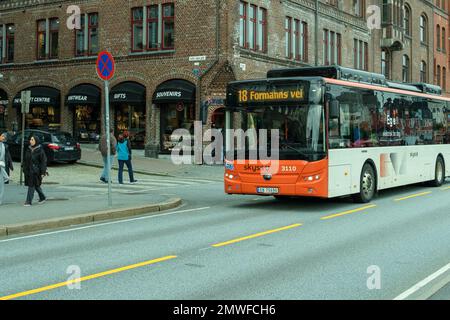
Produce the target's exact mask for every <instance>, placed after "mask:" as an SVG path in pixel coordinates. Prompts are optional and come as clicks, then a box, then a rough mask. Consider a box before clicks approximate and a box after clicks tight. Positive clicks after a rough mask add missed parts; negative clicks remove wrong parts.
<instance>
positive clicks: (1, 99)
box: [0, 89, 9, 107]
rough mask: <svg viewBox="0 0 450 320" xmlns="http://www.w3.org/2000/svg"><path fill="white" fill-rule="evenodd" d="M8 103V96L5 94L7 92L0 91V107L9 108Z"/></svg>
mask: <svg viewBox="0 0 450 320" xmlns="http://www.w3.org/2000/svg"><path fill="white" fill-rule="evenodd" d="M8 103H9V100H8V94H7V93H6V92H5V90H2V89H0V106H4V107H7V106H8Z"/></svg>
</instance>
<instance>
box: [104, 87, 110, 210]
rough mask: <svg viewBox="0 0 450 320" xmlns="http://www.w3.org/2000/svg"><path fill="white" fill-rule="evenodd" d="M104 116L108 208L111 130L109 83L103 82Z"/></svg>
mask: <svg viewBox="0 0 450 320" xmlns="http://www.w3.org/2000/svg"><path fill="white" fill-rule="evenodd" d="M105 116H106V119H105V120H106V144H107V146H108V147H107V148H108V149H107V150H108V156H107V161H106V163H107V166H108V167H107V169H108V206H109V207H112V187H111V130H110V122H109V82H108V81H105Z"/></svg>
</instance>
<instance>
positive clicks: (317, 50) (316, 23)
mask: <svg viewBox="0 0 450 320" xmlns="http://www.w3.org/2000/svg"><path fill="white" fill-rule="evenodd" d="M314 24H315V31H314V32H315V38H316V45H315V50H314V54H315V57H314V60H315V66H316V67H317V66H318V65H319V43H320V41H319V0H316V10H315V13H314Z"/></svg>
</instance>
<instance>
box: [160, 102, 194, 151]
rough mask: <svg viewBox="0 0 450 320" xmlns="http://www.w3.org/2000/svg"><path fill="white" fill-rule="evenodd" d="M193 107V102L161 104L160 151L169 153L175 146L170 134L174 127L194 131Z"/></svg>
mask: <svg viewBox="0 0 450 320" xmlns="http://www.w3.org/2000/svg"><path fill="white" fill-rule="evenodd" d="M194 120H195V109H194V105H193V104H184V103H182V102H179V103H176V104H175V103H174V104H167V105H161V152H163V153H169V152H171V151H172V149H173V148H174V147H175V145H176V142H174V141H172V134H173V132H174V131H175V130H176V129H187V130H189V132H190V133H191V134H193V133H194Z"/></svg>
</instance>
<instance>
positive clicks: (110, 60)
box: [96, 51, 116, 207]
mask: <svg viewBox="0 0 450 320" xmlns="http://www.w3.org/2000/svg"><path fill="white" fill-rule="evenodd" d="M96 70H97V75H98V76H99V78H100V79H102V80H103V81H104V82H105V126H106V128H105V131H106V144H107V146H108V157H107V170H108V177H107V178H108V205H109V206H110V207H112V190H111V157H110V156H109V155H110V154H111V130H110V122H109V82H108V80H110V79H111V78H112V77H113V76H114V72H115V70H116V63H115V61H114V57H113V56H112V54H111V53H109V52H108V51H102V52H100V53H99V54H98V57H97V63H96ZM105 178H106V177H105Z"/></svg>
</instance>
